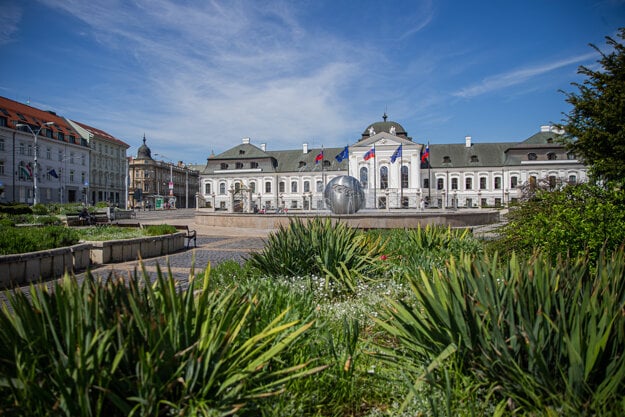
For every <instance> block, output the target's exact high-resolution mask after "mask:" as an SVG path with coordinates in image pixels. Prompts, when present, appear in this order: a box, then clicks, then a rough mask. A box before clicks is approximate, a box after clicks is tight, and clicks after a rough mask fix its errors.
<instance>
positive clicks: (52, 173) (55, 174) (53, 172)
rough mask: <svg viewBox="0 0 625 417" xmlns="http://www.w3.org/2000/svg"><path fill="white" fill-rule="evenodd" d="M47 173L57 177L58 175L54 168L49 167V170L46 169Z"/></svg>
mask: <svg viewBox="0 0 625 417" xmlns="http://www.w3.org/2000/svg"><path fill="white" fill-rule="evenodd" d="M48 174H50V176H52V177H54V178H58V177H59V176H58V175H57V173H56V171H55V170H54V169H51V170H50V171H48Z"/></svg>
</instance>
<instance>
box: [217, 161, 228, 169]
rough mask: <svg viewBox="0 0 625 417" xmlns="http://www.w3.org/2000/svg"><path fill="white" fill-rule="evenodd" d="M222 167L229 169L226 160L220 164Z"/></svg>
mask: <svg viewBox="0 0 625 417" xmlns="http://www.w3.org/2000/svg"><path fill="white" fill-rule="evenodd" d="M219 168H220V169H228V164H226V163H225V162H222V163H221V165H219Z"/></svg>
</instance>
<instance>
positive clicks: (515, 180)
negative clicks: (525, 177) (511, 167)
mask: <svg viewBox="0 0 625 417" xmlns="http://www.w3.org/2000/svg"><path fill="white" fill-rule="evenodd" d="M518 185H519V177H517V176H515V175H513V176H511V177H510V188H516V187H517V186H518Z"/></svg>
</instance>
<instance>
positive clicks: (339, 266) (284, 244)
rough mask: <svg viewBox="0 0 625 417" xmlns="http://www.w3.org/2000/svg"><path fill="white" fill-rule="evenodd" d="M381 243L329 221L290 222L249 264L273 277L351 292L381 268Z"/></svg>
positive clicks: (270, 237)
mask: <svg viewBox="0 0 625 417" xmlns="http://www.w3.org/2000/svg"><path fill="white" fill-rule="evenodd" d="M383 253H384V243H383V242H382V241H381V239H380V238H378V239H374V238H372V237H371V236H368V235H366V234H364V233H363V232H361V231H360V230H358V229H354V228H350V227H349V226H347V225H346V224H345V223H341V222H333V221H332V220H331V219H329V218H325V219H322V218H314V219H311V220H309V221H306V222H304V221H302V220H300V219H291V221H290V222H289V224H288V226H282V225H281V226H279V228H278V230H277V231H276V232H273V233H271V234H270V235H269V237H268V240H267V242H266V244H265V247H264V248H263V250H262V251H260V252H255V253H252V254H251V255H250V257H249V262H250V264H251V265H252V266H253V267H255V268H257V269H259V270H260V271H262V273H264V274H267V275H274V276H292V277H298V276H309V275H317V276H323V277H326V278H327V280H326V285H328V286H333V288H334V289H335V290H336V291H338V292H343V291H348V292H353V291H354V290H355V287H356V283H357V281H358V280H359V279H365V278H367V276H369V278H371V277H373V276H374V275H375V273H376V271H380V270H381V268H382V267H383V266H384V265H383V264H382V263H381V262H380V256H381V255H382V254H383Z"/></svg>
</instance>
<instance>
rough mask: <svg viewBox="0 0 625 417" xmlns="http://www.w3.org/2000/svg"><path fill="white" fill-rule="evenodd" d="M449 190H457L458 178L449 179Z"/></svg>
mask: <svg viewBox="0 0 625 417" xmlns="http://www.w3.org/2000/svg"><path fill="white" fill-rule="evenodd" d="M451 189H452V190H457V189H458V178H452V179H451Z"/></svg>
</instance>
